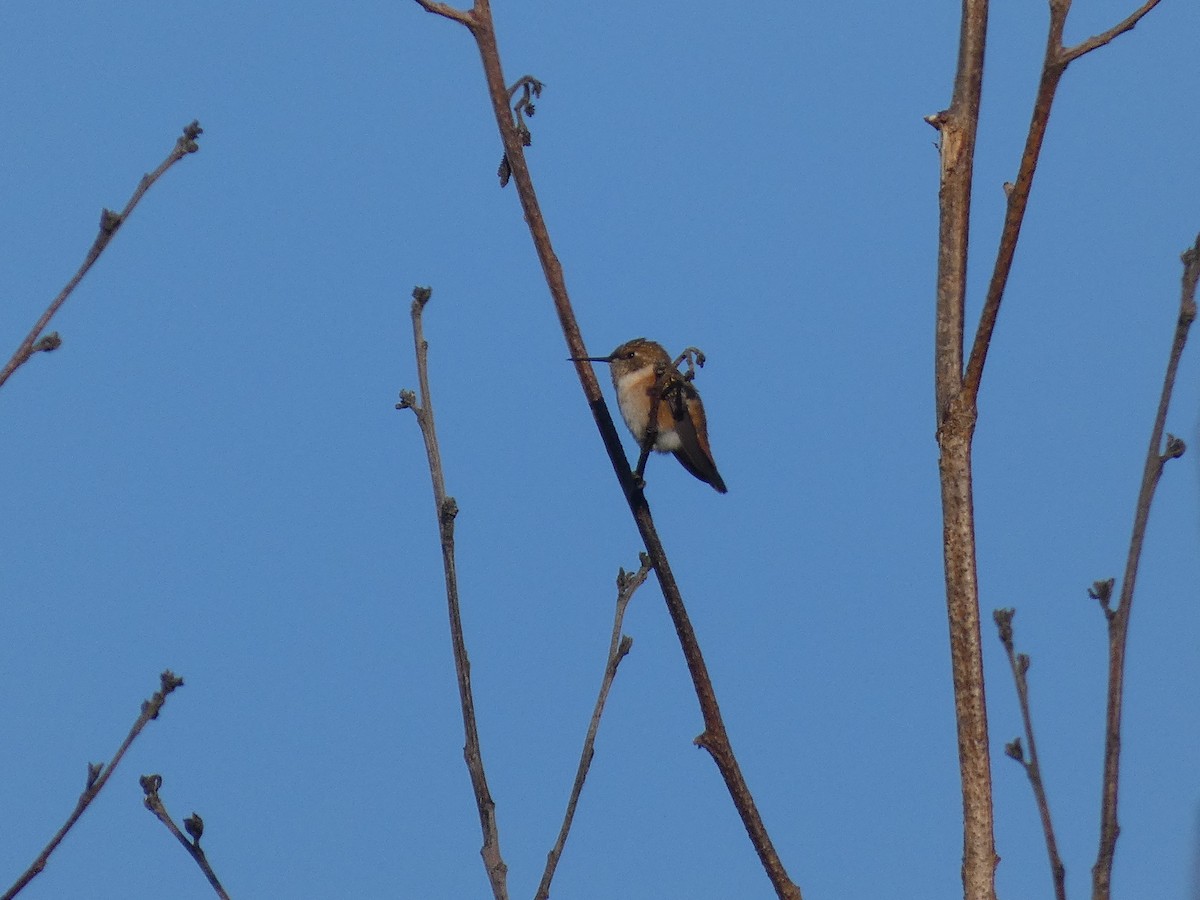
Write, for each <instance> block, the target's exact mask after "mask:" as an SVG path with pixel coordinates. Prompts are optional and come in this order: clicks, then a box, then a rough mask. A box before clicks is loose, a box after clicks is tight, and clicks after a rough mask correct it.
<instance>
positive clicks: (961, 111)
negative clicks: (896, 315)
mask: <svg viewBox="0 0 1200 900" xmlns="http://www.w3.org/2000/svg"><path fill="white" fill-rule="evenodd" d="M1155 5H1156V3H1153V2H1150V3H1146V4H1144V5H1143V6H1142V7H1141V8H1139V9H1138V11H1137V12H1135V13H1134V14H1133V15H1132V16H1130V17H1129V18H1127V19H1126V20H1124V21H1122V22H1121V23H1118V25H1116V26H1114V28H1112V29H1110V30H1109V31H1107V32H1104V33H1103V34H1101V35H1098V36H1097V37H1095V38H1092V39H1091V40H1089V41H1085V42H1084V43H1083V44H1081V45H1079V46H1078V47H1075V48H1071V49H1070V50H1067V49H1065V48H1064V47H1063V43H1062V36H1063V30H1064V27H1065V25H1066V20H1067V14H1068V12H1069V11H1070V8H1071V0H1050V22H1049V29H1048V34H1047V38H1046V50H1045V56H1044V59H1043V64H1042V77H1041V80H1040V82H1039V85H1038V91H1037V97H1036V99H1035V101H1034V106H1033V114H1032V118H1031V121H1030V126H1029V132H1028V134H1027V136H1026V141H1025V149H1024V151H1023V153H1022V155H1021V162H1020V165H1019V167H1018V172H1017V177H1016V181H1015V182H1014V183H1013V184H1012V185H1006V193H1007V195H1008V203H1007V208H1006V210H1005V217H1004V227H1003V230H1002V233H1001V237H1000V242H999V246H998V248H997V253H996V262H995V266H994V268H993V271H992V278H991V281H990V283H989V285H988V290H987V295H986V297H985V299H984V304H983V310H982V313H981V314H980V319H979V324H978V327H977V328H976V330H975V338H974V341H973V343H972V346H971V348H970V353H969V355H965V350H966V347H965V338H966V329H965V310H966V288H967V262H968V255H969V254H968V250H969V232H970V211H971V199H972V191H973V177H974V175H973V173H974V155H975V139H976V133H977V130H978V126H979V108H980V106H979V101H980V95H981V88H982V83H983V61H984V50H985V47H986V43H987V15H988V4H987V0H963V13H962V26H961V31H960V39H959V55H958V68H957V71H956V74H955V79H954V91H953V96H952V99H951V104H950V107H949V108H948V109H946V110H944V111H942V112H939V113H936V114H934V115H931V116H928V117H927V118H926V121H928V122H929V124H931V125H933V126H934V127H935V128H937V129H938V131H939V134H940V146H939V151H940V156H941V185H940V191H939V220H940V228H939V235H938V274H937V316H936V331H935V362H934V371H935V390H936V414H937V425H938V431H937V439H938V446H939V448H940V451H941V455H940V459H939V468H940V480H941V491H942V523H943V525H942V528H943V532H942V537H943V547H944V548H945V549H944V560H945V577H946V609H947V618H948V620H949V626H950V657H951V663H952V666H951V671H952V674H953V678H954V703H955V720H956V723H957V726H958V752H959V768H960V779H961V782H962V792H963V891H964V896H965V897H966V898H967V900H993V898H994V897H995V896H996V889H995V867H996V864H997V862H998V857H997V856H996V851H995V831H994V823H993V819H992V782H991V765H990V754H989V749H988V747H989V736H988V725H987V708H986V704H985V698H984V680H983V651H982V644H981V640H980V629H979V619H980V613H979V582H978V570H977V566H976V546H975V512H974V487H973V484H972V479H973V473H972V465H971V449H972V442H973V439H974V434H975V425H976V421H977V418H978V406H977V401H978V397H979V387H980V382H981V379H982V377H983V368H984V363H985V362H986V359H987V352H988V348H989V346H990V344H991V339H992V334H993V332H994V330H995V326H996V320H997V317H998V315H999V312H1000V303H1001V300H1002V299H1003V297H1004V291H1005V287H1006V286H1007V283H1008V276H1009V272H1010V271H1011V269H1012V263H1013V258H1014V256H1015V253H1016V246H1017V240H1018V238H1019V237H1020V232H1021V223H1022V222H1023V220H1024V217H1025V210H1026V208H1027V206H1028V202H1029V195H1030V191H1031V189H1032V186H1033V176H1034V172H1035V170H1036V168H1037V162H1038V158H1039V156H1040V154H1041V149H1042V144H1043V141H1044V139H1045V134H1046V127H1047V124H1048V122H1049V118H1050V110H1051V107H1052V105H1053V102H1054V95H1055V92H1056V91H1057V89H1058V84H1059V81H1060V80H1061V78H1062V75H1063V73H1064V72H1065V71H1066V68H1067V66H1068V65H1069V64H1070V62H1071V61H1072V60H1074V59H1076V58H1078V57H1079V56H1082V55H1083V54H1084V53H1086V52H1089V51H1090V50H1094V49H1096V48H1097V47H1099V46H1103V45H1104V44H1106V43H1108V42H1109V41H1111V40H1113V39H1114V38H1115V37H1117V36H1118V35H1119V34H1122V33H1124V32H1125V31H1128V30H1129V29H1131V28H1132V27H1133V26H1134V25H1136V24H1137V22H1138V21H1139V20H1140V19H1141V17H1142V16H1144V15H1145V14H1146V13H1147V12H1149V11H1150V9H1152V8H1153V7H1154V6H1155Z"/></svg>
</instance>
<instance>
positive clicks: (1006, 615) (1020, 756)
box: [992, 609, 1067, 900]
mask: <svg viewBox="0 0 1200 900" xmlns="http://www.w3.org/2000/svg"><path fill="white" fill-rule="evenodd" d="M1016 614H1017V611H1016V610H1015V609H997V610H995V611H994V612H993V613H992V618H994V619H995V621H996V627H997V629H999V631H1000V643H1002V644H1003V645H1004V652H1005V654H1006V655H1007V656H1008V665H1009V668H1011V669H1012V674H1013V682H1014V683H1015V684H1016V687H1017V702H1018V704H1019V705H1020V707H1021V721H1022V723H1023V724H1024V726H1025V740H1026V741H1028V742H1029V759H1028V760H1026V759H1025V751H1024V750H1023V749H1022V747H1021V739H1020V738H1016V739H1014V740H1012V741H1010V742H1009V743H1008V744H1007V745H1005V748H1004V752H1005V753H1007V754H1008V756H1009V757H1010V758H1011V759H1014V760H1016V761H1017V762H1018V763H1020V764H1021V768H1023V769H1024V770H1025V775H1026V776H1027V777H1028V778H1029V785H1030V787H1032V788H1033V797H1034V800H1035V801H1036V802H1037V807H1038V815H1039V817H1040V818H1041V820H1042V834H1043V835H1044V836H1045V838H1046V855H1047V856H1049V857H1050V875H1051V877H1052V878H1053V879H1054V897H1055V900H1067V871H1066V869H1065V868H1064V867H1063V862H1062V857H1060V856H1059V855H1058V841H1056V840H1055V838H1054V825H1053V823H1052V822H1051V821H1050V802H1049V801H1048V800H1047V799H1046V786H1045V784H1043V782H1042V766H1041V763H1039V762H1038V752H1037V742H1036V741H1035V740H1034V738H1033V716H1032V714H1031V713H1030V711H1029V679H1028V677H1027V676H1028V673H1029V657H1028V655H1026V654H1024V653H1015V652H1014V650H1013V629H1012V620H1013V616H1015V615H1016Z"/></svg>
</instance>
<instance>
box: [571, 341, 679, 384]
mask: <svg viewBox="0 0 1200 900" xmlns="http://www.w3.org/2000/svg"><path fill="white" fill-rule="evenodd" d="M570 359H571V361H572V362H582V361H587V362H605V363H608V364H609V365H611V366H612V376H613V381H614V382H615V381H618V380H619V379H620V378H621V376H622V375H627V374H629V373H630V372H636V371H638V370H639V369H644V368H646V367H647V366H656V365H662V366H665V367H666V368H670V367H671V355H670V354H669V353H667V351H666V350H665V349H663V346H662V344H656V343H655V342H654V341H648V340H646V339H645V338H641V337H640V338H634V339H633V340H631V341H626V342H625V343H624V344H622V345H621V346H620V347H618V348H617V349H616V350H614V351H613V352H612V353H610V354H608V356H572V357H571V358H570Z"/></svg>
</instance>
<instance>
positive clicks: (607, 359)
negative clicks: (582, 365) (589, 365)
mask: <svg viewBox="0 0 1200 900" xmlns="http://www.w3.org/2000/svg"><path fill="white" fill-rule="evenodd" d="M567 362H602V363H610V362H612V356H611V355H609V356H568V357H567Z"/></svg>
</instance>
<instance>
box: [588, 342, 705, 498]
mask: <svg viewBox="0 0 1200 900" xmlns="http://www.w3.org/2000/svg"><path fill="white" fill-rule="evenodd" d="M572 360H573V361H579V360H587V361H589V362H606V363H608V364H609V368H610V371H611V372H612V380H613V386H614V387H615V388H616V389H617V405H618V406H620V407H621V417H622V418H623V419H624V420H625V424H626V425H628V426H629V430H630V431H631V432H632V433H633V436H634V438H635V439H636V440H637V442H638V446H639V447H641V450H642V453H641V457H640V458H639V459H638V467H637V475H638V477H639V478H640V477H641V475H642V471H643V470H644V469H645V467H646V457H647V456H649V455H650V449H651V447H650V445H649V444H648V443H647V439H648V438H649V437H650V432H655V433H654V435H653V449H655V450H657V451H658V452H659V453H674V454H675V458H676V459H677V460H679V461H680V462H681V463H682V464H683V467H684V468H685V469H687V470H688V471H689V472H691V473H692V474H693V475H695V476H696V477H697V478H699V479H700V480H701V481H705V482H708V483H709V484H711V485H712V486H713V487H714V488H716V489H717V490H718V491H720V492H721V493H722V494H724V493H726V489H725V482H724V481H723V480H722V479H721V473H720V472H718V471H717V464H716V463H715V462H713V457H712V450H710V449H709V446H708V422H707V420H706V419H705V418H704V404H703V403H701V402H700V394H699V393H698V392H697V391H696V388H695V387H694V386H693V385H692V383H691V382H690V381H688V380H687V379H685V378H684V377H683V375H681V374H680V372H679V369H678V368H676V366H675V363H674V362H673V361H672V360H671V356H670V354H669V353H667V351H666V350H664V349H663V347H662V345H661V344H656V343H654V341H648V340H646V339H645V338H634V339H633V340H632V341H626V342H625V343H624V344H622V345H621V346H620V347H618V348H617V349H616V350H614V351H613V352H612V353H610V354H609V355H608V356H583V357H572ZM656 388H657V398H656V396H655V394H656ZM651 406H656V407H657V410H658V415H657V416H656V420H657V423H658V428H657V429H652V428H651V427H650V408H651Z"/></svg>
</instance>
